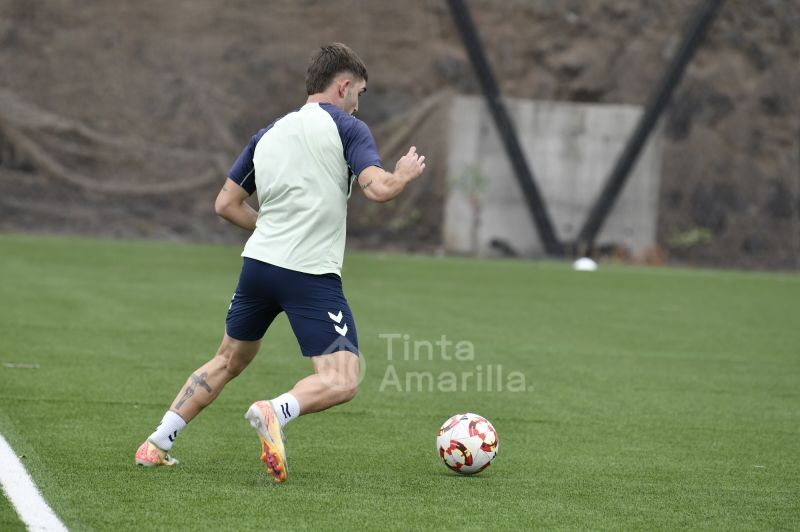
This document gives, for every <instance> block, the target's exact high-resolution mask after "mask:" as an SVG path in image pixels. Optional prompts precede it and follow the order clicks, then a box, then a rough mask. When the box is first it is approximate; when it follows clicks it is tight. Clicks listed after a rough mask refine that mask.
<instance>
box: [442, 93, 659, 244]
mask: <svg viewBox="0 0 800 532" xmlns="http://www.w3.org/2000/svg"><path fill="white" fill-rule="evenodd" d="M506 102H507V105H508V110H509V114H510V115H511V117H512V120H513V121H514V122H515V125H516V128H517V133H518V135H519V139H520V143H521V144H522V149H523V151H524V152H525V154H526V156H527V158H528V164H529V165H530V166H531V168H532V170H533V173H534V175H535V176H536V181H537V185H538V187H539V190H540V192H541V193H542V195H543V196H544V200H545V204H546V206H547V209H548V212H549V214H550V219H551V221H552V223H553V225H554V229H555V231H556V236H557V238H558V239H559V240H561V241H564V242H566V241H572V240H574V239H575V238H576V236H577V234H578V232H579V231H580V228H581V226H582V225H583V223H584V220H585V219H586V218H587V216H588V213H589V210H590V209H591V207H592V205H593V203H594V201H595V199H596V198H597V196H598V195H599V193H600V190H601V188H602V186H603V183H604V182H605V181H606V179H607V177H608V174H609V172H610V170H611V167H612V166H613V164H614V162H615V161H616V159H617V157H618V156H619V154H620V152H621V151H622V148H623V146H624V144H625V142H626V140H627V138H628V136H629V135H630V132H631V131H632V130H633V128H634V126H635V124H636V121H637V119H638V118H639V116H640V114H641V108H640V107H637V106H630V105H606V104H591V105H585V104H577V103H556V102H540V101H530V100H512V99H508V100H506ZM449 146H450V148H449V156H448V193H447V199H446V201H445V217H444V219H445V221H444V245H445V249H446V250H447V251H449V252H454V253H468V254H478V255H498V254H502V252H501V251H500V250H499V249H498V247H497V246H493V245H492V244H491V243H492V241H495V240H499V241H502V242H504V243H505V244H507V245H508V246H510V248H511V249H513V251H514V252H516V253H517V254H519V255H522V256H539V255H542V254H543V246H542V245H541V242H540V241H539V237H538V234H537V231H536V226H535V225H534V222H533V218H532V217H531V215H530V213H529V212H528V207H527V204H526V203H525V200H524V197H523V195H522V191H521V189H520V187H519V185H518V184H517V181H516V178H515V177H514V174H513V171H512V167H511V164H510V162H509V160H508V157H507V156H506V153H505V149H504V148H503V146H502V143H501V141H500V137H499V135H498V134H497V130H496V128H495V126H494V122H493V121H492V118H491V115H490V114H489V110H488V108H487V107H486V105H485V103H484V100H483V98H481V97H472V96H458V97H456V98H454V100H453V102H452V107H451V112H450V138H449ZM660 171H661V148H660V131H658V130H656V131H655V132H654V134H653V135H652V136H651V138H650V140H649V142H648V144H647V146H646V147H645V149H644V150H643V151H642V153H641V155H640V157H639V160H638V162H637V164H636V166H635V168H634V170H633V173H632V174H631V175H630V176H629V178H628V181H627V183H626V185H625V188H624V189H623V191H622V194H620V196H619V198H618V200H617V203H616V205H615V206H614V209H613V210H612V212H611V215H610V216H609V217H608V219H607V220H606V223H605V225H604V226H603V228H602V230H601V231H600V234H599V237H598V242H597V243H598V244H600V245H605V244H619V245H622V246H624V247H626V248H627V249H628V250H630V252H632V253H633V254H635V255H638V254H641V253H642V252H643V251H644V250H646V249H647V248H648V247H650V246H652V245H653V244H654V243H655V236H656V215H657V209H658V192H659V191H658V188H659V180H660Z"/></svg>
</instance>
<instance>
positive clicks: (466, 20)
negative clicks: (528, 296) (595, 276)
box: [447, 0, 563, 255]
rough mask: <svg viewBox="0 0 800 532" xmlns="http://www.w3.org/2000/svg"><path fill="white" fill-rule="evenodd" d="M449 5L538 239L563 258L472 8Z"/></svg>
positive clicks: (453, 1) (457, 1) (456, 1)
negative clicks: (485, 53)
mask: <svg viewBox="0 0 800 532" xmlns="http://www.w3.org/2000/svg"><path fill="white" fill-rule="evenodd" d="M447 3H448V5H449V6H450V12H451V13H452V15H453V20H454V21H455V24H456V27H457V28H458V32H459V33H460V34H461V39H462V40H463V41H464V47H465V48H466V49H467V53H468V54H469V58H470V61H471V62H472V66H473V68H474V69H475V74H476V75H477V76H478V81H480V84H481V88H482V89H483V94H484V96H485V97H486V103H487V104H488V106H489V111H490V112H491V114H492V118H493V119H494V123H495V125H496V126H497V131H498V133H499V134H500V138H501V140H502V141H503V146H504V147H505V149H506V153H507V154H508V158H509V159H510V161H511V166H512V168H513V169H514V175H515V176H516V177H517V181H518V182H519V185H520V188H522V192H523V194H524V195H525V199H526V201H527V204H528V209H529V210H530V212H531V215H532V216H533V220H534V222H535V223H536V228H537V230H538V231H539V238H540V240H541V241H542V244H543V245H544V249H545V251H546V252H547V253H548V254H550V255H561V254H562V253H563V246H562V245H561V244H560V243H559V242H558V240H557V239H556V236H555V232H554V231H553V224H552V223H551V222H550V217H549V215H548V214H547V209H546V208H545V205H544V201H543V200H542V195H541V194H540V193H539V189H538V187H537V186H536V181H535V178H534V175H533V172H532V171H531V169H530V167H529V166H528V162H527V160H526V159H525V154H524V153H523V152H522V148H521V146H520V144H519V140H518V139H517V134H516V132H515V130H514V125H513V124H512V122H511V119H510V118H509V116H508V112H507V111H506V107H505V105H504V103H503V100H502V96H501V94H500V90H499V89H498V87H497V82H496V81H495V77H494V74H493V73H492V69H491V67H490V66H489V62H488V61H487V60H486V56H485V55H484V53H483V45H482V44H481V41H480V37H479V36H478V32H477V30H476V29H475V24H474V23H473V21H472V17H471V15H470V13H469V9H468V8H467V6H466V5H464V2H463V1H462V0H448V1H447Z"/></svg>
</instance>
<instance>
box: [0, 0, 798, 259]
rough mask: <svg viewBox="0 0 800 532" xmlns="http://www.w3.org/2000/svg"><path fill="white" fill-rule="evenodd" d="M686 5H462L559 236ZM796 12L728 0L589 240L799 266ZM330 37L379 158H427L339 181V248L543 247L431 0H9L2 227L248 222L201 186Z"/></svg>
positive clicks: (625, 255)
mask: <svg viewBox="0 0 800 532" xmlns="http://www.w3.org/2000/svg"><path fill="white" fill-rule="evenodd" d="M699 3H700V2H699V1H698V0H666V1H662V0H658V1H656V0H653V1H649V0H591V1H578V0H574V1H573V0H560V1H556V0H503V1H500V0H494V1H490V0H469V1H467V2H465V3H464V4H465V5H466V6H467V7H468V9H469V11H470V13H471V15H472V17H473V19H474V22H475V27H476V29H477V32H478V34H479V35H480V39H481V42H482V44H483V47H484V53H485V55H486V57H487V59H488V62H489V64H490V66H491V68H492V70H493V72H494V76H495V78H496V80H497V84H498V87H499V89H500V91H501V92H502V95H503V96H504V97H505V98H506V99H507V100H506V101H507V105H508V109H509V110H510V113H509V114H510V115H511V117H512V120H513V121H514V122H515V126H516V128H517V131H518V132H519V135H520V143H521V144H522V147H523V150H524V152H525V154H526V156H527V160H528V164H529V165H530V168H531V170H532V171H533V173H534V174H535V179H536V181H537V183H538V184H539V186H540V188H541V190H542V193H543V199H544V202H545V206H546V208H547V209H548V210H549V211H550V215H551V216H552V219H553V223H554V225H555V231H556V235H557V236H558V237H559V238H560V239H562V240H565V241H566V240H570V239H572V238H574V236H575V233H576V232H577V230H578V229H579V228H580V225H581V224H582V223H583V220H585V218H586V215H587V212H588V209H589V208H590V206H591V204H592V203H593V202H594V198H595V197H596V195H597V192H599V190H600V188H601V187H602V184H603V182H604V181H605V180H606V179H607V177H608V173H609V169H610V165H612V164H613V163H614V162H615V160H616V158H617V157H618V152H619V151H621V149H622V146H623V145H624V143H625V141H626V140H627V138H628V136H629V135H630V131H631V130H632V128H633V127H634V125H635V124H636V120H637V119H638V117H639V116H641V113H642V109H643V107H644V106H645V105H646V104H647V102H648V99H649V98H650V97H651V94H652V93H653V91H654V90H655V88H656V87H657V86H658V84H659V82H660V80H661V79H662V78H663V76H664V72H665V69H666V68H667V66H668V65H669V63H670V60H671V59H672V58H673V57H674V55H675V53H676V49H677V48H678V46H679V44H680V42H681V40H682V38H683V35H684V32H685V31H686V27H687V23H688V21H689V20H690V19H691V17H692V14H693V13H694V12H695V10H696V8H697V6H698V4H699ZM343 28H346V30H343ZM798 28H800V0H761V1H758V2H748V1H743V0H738V1H737V0H729V1H727V2H725V3H723V4H722V5H721V7H720V8H719V10H718V12H717V13H716V17H715V18H714V20H713V23H712V24H711V26H710V27H709V29H708V32H707V33H706V34H705V37H704V38H703V40H702V42H701V43H700V45H699V48H698V50H697V53H696V54H695V55H694V56H693V57H692V58H691V61H690V62H689V63H688V66H687V68H686V70H685V73H684V75H683V77H682V79H681V81H680V83H679V84H678V85H677V87H676V89H675V91H674V92H673V93H672V95H671V98H670V100H669V103H668V105H667V107H666V108H665V110H664V112H663V114H661V116H660V119H659V121H658V125H657V126H656V128H655V129H654V131H653V133H652V135H651V136H650V138H649V141H648V145H647V147H646V148H645V150H644V151H643V153H642V155H641V157H640V159H639V162H638V163H637V166H636V168H635V169H634V171H633V172H632V173H631V175H630V177H629V179H628V181H627V183H626V185H625V186H626V188H625V190H624V191H623V194H622V196H621V197H620V200H619V202H618V203H617V205H616V207H615V209H616V210H615V211H612V214H611V216H610V217H609V221H608V225H607V226H606V229H604V231H605V233H604V232H603V231H601V233H600V238H599V240H598V242H597V243H598V246H597V248H596V249H594V250H592V253H593V254H595V255H597V256H600V257H601V258H603V257H606V258H611V259H614V260H623V261H631V262H644V263H649V264H665V263H666V264H689V265H698V266H720V267H735V268H756V269H783V270H796V269H798V268H800V31H798ZM332 41H342V42H345V43H347V44H349V45H350V46H351V47H352V48H354V49H355V50H356V51H357V52H358V53H359V54H360V55H361V57H362V58H363V59H364V61H365V63H366V64H367V67H368V70H369V91H368V92H367V94H366V95H365V97H364V98H363V99H362V103H361V108H360V110H359V113H358V114H359V117H360V118H361V119H363V120H364V121H365V122H367V124H369V125H370V127H371V128H372V130H373V133H374V134H375V136H376V138H377V140H378V144H379V147H380V148H381V154H382V156H383V158H384V164H385V166H386V167H387V168H388V169H391V168H393V167H394V162H395V161H396V159H397V158H398V157H399V155H400V154H401V153H402V152H404V151H405V150H406V149H407V148H408V146H409V145H411V144H412V143H413V144H415V145H417V146H418V148H419V151H421V152H422V153H424V154H426V155H427V156H428V160H429V162H430V164H429V166H428V170H427V171H426V174H425V176H424V178H423V179H421V180H419V181H417V182H416V183H414V185H413V186H412V187H410V188H409V189H408V190H407V193H406V194H405V195H404V196H402V197H401V198H399V199H398V200H397V201H395V202H393V203H391V204H388V205H378V204H371V203H369V202H367V201H366V200H364V198H363V197H362V196H361V194H360V193H354V194H353V197H352V198H351V201H350V215H349V220H348V231H349V233H348V245H349V247H350V249H353V248H370V249H392V250H402V251H415V252H426V253H443V252H444V253H454V254H468V255H472V254H477V255H489V256H492V255H499V256H532V257H536V256H543V255H544V254H545V253H544V251H543V250H542V249H541V246H540V245H537V237H536V231H537V229H536V225H535V224H534V223H533V219H532V218H531V214H530V212H528V211H527V210H526V208H527V207H526V204H525V200H524V198H523V195H522V193H521V192H520V190H519V189H518V188H515V187H518V184H517V183H516V181H514V179H513V177H511V175H512V173H513V170H512V169H511V166H510V165H509V164H508V162H507V160H506V158H505V156H504V152H503V149H502V146H501V144H500V143H499V141H498V140H497V138H496V134H495V133H494V123H493V122H492V119H491V117H490V115H489V114H488V112H487V111H486V106H485V102H484V101H483V99H482V97H481V95H482V91H481V85H480V83H479V80H478V78H477V77H476V75H475V73H474V72H475V71H474V68H473V66H472V64H471V62H470V59H469V56H468V54H467V52H466V51H465V47H464V43H463V41H462V39H461V37H460V34H459V31H458V29H457V26H456V24H455V23H454V18H453V14H452V12H451V10H450V9H449V7H448V4H447V3H446V2H445V1H443V0H406V1H404V2H394V1H389V0H371V1H367V0H342V1H314V0H281V1H267V2H263V1H262V2H258V1H255V0H231V1H227V2H217V1H210V0H174V1H169V2H163V1H158V2H157V1H153V0H139V1H137V2H122V1H103V2H99V1H94V2H91V1H90V2H86V1H78V0H48V1H38V0H0V72H2V78H1V81H0V231H2V232H31V233H57V234H81V235H93V236H104V237H109V236H110V237H119V238H154V239H162V240H164V239H166V240H180V241H193V242H238V241H243V240H244V239H245V238H246V235H244V234H242V233H241V232H239V231H237V230H236V229H235V228H232V227H230V226H229V225H227V224H225V223H224V222H222V221H220V220H219V219H217V217H216V216H215V215H214V212H213V199H214V197H215V196H216V194H217V192H218V191H219V188H220V187H221V185H222V183H223V181H224V177H225V173H226V171H227V169H228V168H229V167H230V165H231V164H232V162H233V161H234V160H235V158H236V157H237V155H238V153H239V152H240V150H241V149H242V147H243V146H244V145H245V144H246V143H247V141H248V140H249V138H250V136H251V135H252V134H253V133H255V131H257V130H258V129H259V128H261V127H263V126H264V125H266V124H267V123H269V122H271V121H272V120H273V119H274V118H276V117H277V116H280V115H282V114H285V113H287V112H289V111H291V110H293V109H295V108H297V107H299V106H300V105H302V104H303V103H304V101H305V88H304V76H305V69H306V66H307V62H308V58H309V56H310V54H311V53H312V52H313V51H314V50H315V49H316V47H318V46H319V45H321V44H326V43H329V42H332ZM504 213H508V217H505V215H504ZM615 216H616V219H615Z"/></svg>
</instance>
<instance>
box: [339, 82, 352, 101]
mask: <svg viewBox="0 0 800 532" xmlns="http://www.w3.org/2000/svg"><path fill="white" fill-rule="evenodd" d="M349 86H350V78H342V80H341V81H340V82H339V98H344V93H345V92H346V91H347V87H349Z"/></svg>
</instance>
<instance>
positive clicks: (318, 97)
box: [306, 92, 339, 107]
mask: <svg viewBox="0 0 800 532" xmlns="http://www.w3.org/2000/svg"><path fill="white" fill-rule="evenodd" d="M306 103H329V104H331V105H336V106H337V107H338V106H339V105H338V104H337V103H336V98H334V97H333V96H332V95H330V94H328V93H325V92H318V93H317V94H311V95H309V97H308V100H306Z"/></svg>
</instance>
